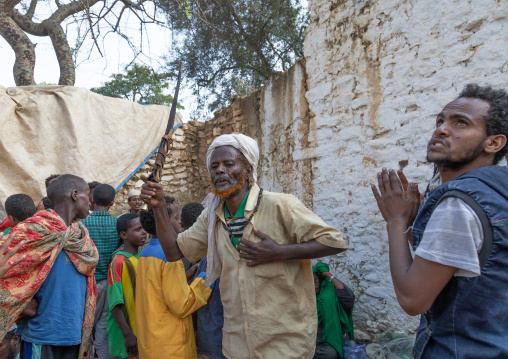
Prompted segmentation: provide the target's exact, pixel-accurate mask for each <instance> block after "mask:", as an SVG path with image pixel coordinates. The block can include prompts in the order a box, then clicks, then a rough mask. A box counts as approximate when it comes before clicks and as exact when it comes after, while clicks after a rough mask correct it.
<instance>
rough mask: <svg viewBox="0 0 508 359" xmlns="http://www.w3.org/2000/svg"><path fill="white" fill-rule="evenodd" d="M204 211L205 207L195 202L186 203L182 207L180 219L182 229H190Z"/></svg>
mask: <svg viewBox="0 0 508 359" xmlns="http://www.w3.org/2000/svg"><path fill="white" fill-rule="evenodd" d="M204 209H205V207H203V205H202V204H201V203H197V202H191V203H187V204H186V205H185V206H183V208H182V215H181V218H182V224H183V227H184V229H187V228H190V227H192V225H193V224H194V223H195V222H196V220H197V219H198V217H199V215H200V214H201V212H203V210H204Z"/></svg>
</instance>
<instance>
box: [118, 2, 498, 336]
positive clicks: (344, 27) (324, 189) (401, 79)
mask: <svg viewBox="0 0 508 359" xmlns="http://www.w3.org/2000/svg"><path fill="white" fill-rule="evenodd" d="M309 9H310V12H311V24H310V26H309V27H308V28H307V30H306V39H305V52H304V53H305V57H304V59H301V60H300V61H298V62H297V64H296V65H295V66H294V67H293V68H291V69H290V70H289V71H287V72H286V73H283V74H275V75H273V77H272V78H271V79H270V81H268V83H267V84H266V85H265V86H264V87H263V88H261V89H259V90H258V91H257V92H256V93H254V94H252V95H251V96H249V97H246V98H237V99H235V100H234V101H233V102H232V104H231V105H230V106H228V107H226V108H224V109H223V110H221V111H219V112H218V113H216V114H215V116H214V118H213V119H212V120H210V121H207V122H205V123H194V122H190V123H188V124H185V125H184V126H182V127H181V129H179V130H178V131H177V132H176V134H175V136H174V138H175V140H176V142H175V150H174V151H173V152H172V156H171V160H168V168H167V170H166V171H165V179H164V180H165V181H164V186H165V188H166V189H167V191H168V193H170V194H172V195H174V196H175V197H177V198H178V200H179V203H180V204H185V203H186V202H188V201H191V200H193V201H201V199H202V198H203V197H204V196H205V195H206V193H208V190H209V184H208V176H207V173H206V168H205V153H206V148H207V146H208V144H209V143H210V142H211V141H212V139H213V138H214V137H215V136H217V135H220V134H222V133H231V132H242V133H245V134H247V135H250V136H252V137H254V138H256V139H257V140H258V143H259V145H260V149H261V161H260V169H259V173H260V184H261V186H262V187H264V188H265V189H267V190H273V191H282V192H287V193H292V194H294V195H296V196H298V197H299V198H300V199H301V200H302V201H303V202H304V203H305V204H306V205H307V206H309V207H310V208H311V209H313V210H314V211H315V212H316V213H317V214H318V215H320V216H321V217H322V218H323V219H324V220H325V221H326V222H328V223H329V224H331V225H333V226H335V227H337V228H339V229H340V230H341V231H342V232H343V234H344V236H345V238H346V240H347V242H348V245H349V250H348V251H347V252H345V253H344V254H341V255H338V256H335V257H333V258H326V259H325V261H328V262H329V263H330V265H331V267H332V270H333V272H334V273H335V274H337V275H338V276H339V277H340V278H341V279H342V280H343V281H344V282H345V283H346V284H347V285H349V286H350V287H351V288H352V289H353V290H354V291H355V293H356V295H357V302H356V307H355V314H354V318H355V326H356V328H357V332H358V335H359V336H360V337H364V336H372V335H373V334H375V333H379V332H381V331H398V332H405V333H410V332H414V330H415V329H416V326H417V318H411V317H409V316H407V315H405V314H404V313H403V311H402V310H401V309H400V307H399V306H398V303H397V300H396V298H395V294H394V291H393V285H392V283H391V278H390V272H389V265H388V245H387V236H386V231H385V226H384V223H383V221H382V218H381V216H380V214H379V212H378V210H377V207H376V205H375V202H374V200H373V197H372V193H371V190H370V187H369V186H370V184H371V183H374V181H375V177H376V172H377V171H379V169H380V168H381V167H382V166H386V167H393V168H395V169H399V168H403V169H404V171H405V173H406V174H407V176H408V177H409V179H410V180H411V181H415V182H418V183H420V185H421V187H425V185H426V183H427V181H428V179H429V177H430V175H431V172H432V169H431V166H430V165H429V164H428V163H426V162H425V154H426V145H427V141H428V139H429V138H430V135H431V131H432V128H433V127H434V118H435V116H436V114H437V113H438V112H439V111H440V110H441V109H442V107H443V106H444V105H445V104H446V103H448V102H449V101H451V100H453V99H454V97H456V96H457V94H458V92H460V90H461V89H462V87H463V86H464V85H465V84H466V83H469V82H478V83H480V84H491V85H493V86H497V87H503V86H506V84H507V83H508V46H506V40H505V33H506V31H507V29H508V4H507V3H506V2H502V1H491V0H471V1H459V0H455V1H453V0H446V1H439V2H429V1H425V0H413V1H408V0H405V1H400V0H397V1H396V0H384V1H379V2H374V1H367V0H347V1H345V0H337V1H328V0H310V1H309ZM148 170H149V169H148V167H147V166H145V167H144V168H142V169H141V171H140V172H145V173H147V172H148ZM137 181H138V174H137V175H136V176H135V177H134V178H133V179H132V180H131V181H129V182H128V183H127V184H126V186H125V187H124V188H123V189H121V190H120V192H119V196H118V200H117V201H118V202H122V201H124V200H125V198H124V197H125V195H126V193H127V192H128V190H129V189H130V188H132V187H133V186H135V185H136V182H137ZM116 207H117V209H118V208H119V206H118V205H117V206H116Z"/></svg>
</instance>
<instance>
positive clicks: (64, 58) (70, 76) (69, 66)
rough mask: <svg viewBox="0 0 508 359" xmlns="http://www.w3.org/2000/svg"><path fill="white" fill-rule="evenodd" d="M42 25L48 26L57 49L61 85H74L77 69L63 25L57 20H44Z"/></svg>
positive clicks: (54, 46)
mask: <svg viewBox="0 0 508 359" xmlns="http://www.w3.org/2000/svg"><path fill="white" fill-rule="evenodd" d="M42 25H43V26H44V27H45V28H46V30H47V32H48V35H49V37H50V38H51V42H52V43H53V48H54V49H55V53H56V58H57V59H58V65H59V66H60V79H59V80H58V84H59V85H65V86H74V82H75V81H76V71H75V69H74V61H72V52H71V48H70V46H69V43H68V41H67V37H66V36H65V32H64V31H63V29H62V25H60V24H59V23H58V22H55V21H48V20H46V21H43V22H42Z"/></svg>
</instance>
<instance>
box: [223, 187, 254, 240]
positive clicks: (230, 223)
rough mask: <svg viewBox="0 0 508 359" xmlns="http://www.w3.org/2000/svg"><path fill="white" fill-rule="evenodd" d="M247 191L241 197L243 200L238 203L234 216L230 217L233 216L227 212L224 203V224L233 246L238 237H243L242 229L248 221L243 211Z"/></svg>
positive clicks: (247, 195)
mask: <svg viewBox="0 0 508 359" xmlns="http://www.w3.org/2000/svg"><path fill="white" fill-rule="evenodd" d="M249 193H250V190H249V192H247V194H246V195H245V197H244V198H243V201H242V203H240V206H238V209H237V210H236V213H235V215H234V218H231V217H233V216H232V215H231V214H230V213H229V210H228V206H226V203H224V217H225V219H226V225H227V228H228V232H229V239H230V240H231V243H232V244H233V246H234V247H235V248H236V246H237V245H238V244H239V243H240V239H241V238H242V237H243V229H244V228H245V226H246V225H247V223H248V219H247V218H245V216H244V213H245V204H246V203H247V198H248V197H249Z"/></svg>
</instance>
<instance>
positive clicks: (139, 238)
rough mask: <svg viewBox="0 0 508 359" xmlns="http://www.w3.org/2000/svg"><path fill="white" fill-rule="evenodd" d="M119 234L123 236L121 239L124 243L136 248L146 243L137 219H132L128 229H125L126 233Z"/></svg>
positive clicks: (143, 231)
mask: <svg viewBox="0 0 508 359" xmlns="http://www.w3.org/2000/svg"><path fill="white" fill-rule="evenodd" d="M121 234H123V235H122V236H121V237H122V239H123V240H124V241H126V242H129V243H130V244H132V245H133V246H136V247H141V246H143V245H144V244H145V242H146V231H145V230H144V229H143V227H142V226H141V222H140V221H139V217H137V218H134V219H133V220H132V221H131V223H130V226H129V228H127V232H122V233H121Z"/></svg>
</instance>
